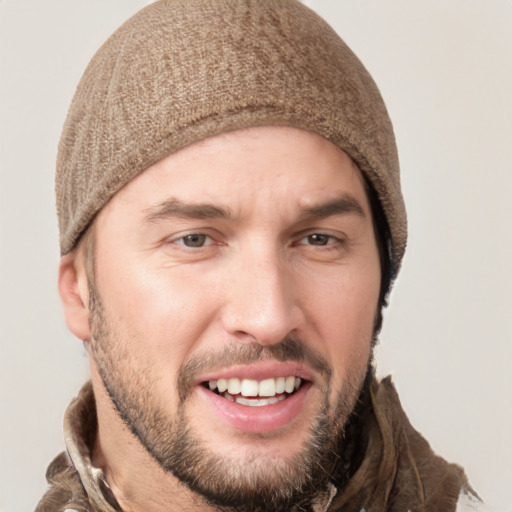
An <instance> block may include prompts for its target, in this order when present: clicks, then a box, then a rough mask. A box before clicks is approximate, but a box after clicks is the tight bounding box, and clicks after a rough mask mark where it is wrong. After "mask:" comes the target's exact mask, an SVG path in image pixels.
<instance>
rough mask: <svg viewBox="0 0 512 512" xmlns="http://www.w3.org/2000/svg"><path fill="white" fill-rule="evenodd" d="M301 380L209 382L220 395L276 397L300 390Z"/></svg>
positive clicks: (282, 378) (285, 378) (234, 379)
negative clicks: (225, 393)
mask: <svg viewBox="0 0 512 512" xmlns="http://www.w3.org/2000/svg"><path fill="white" fill-rule="evenodd" d="M301 382H302V381H301V379H300V378H299V377H295V376H289V377H278V378H276V379H265V380H261V381H257V380H252V379H236V378H232V379H218V380H210V381H208V386H209V388H210V389H211V390H212V391H213V390H215V389H216V390H218V392H219V393H224V391H227V392H228V393H229V394H230V395H242V396H275V395H278V394H281V393H284V392H286V393H292V392H293V391H294V390H297V389H299V387H300V384H301Z"/></svg>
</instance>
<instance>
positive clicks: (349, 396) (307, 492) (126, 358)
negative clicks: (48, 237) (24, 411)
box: [89, 288, 372, 512]
mask: <svg viewBox="0 0 512 512" xmlns="http://www.w3.org/2000/svg"><path fill="white" fill-rule="evenodd" d="M90 290H91V293H90V305H89V306H90V313H91V330H92V338H91V340H90V343H91V350H92V354H93V357H94V360H95V362H96V365H97V368H98V372H99V375H100V377H101V379H102V381H103V385H104V387H105V389H106V391H107V394H108V395H109V397H110V399H111V401H112V403H113V405H114V407H115V409H116V410H117V412H118V414H119V416H120V418H121V419H122V421H123V422H124V424H125V425H126V426H127V428H128V429H129V430H130V431H131V432H132V433H133V435H134V436H135V437H136V438H137V439H138V440H139V442H140V443H141V444H142V446H143V447H144V448H145V449H146V451H147V452H148V453H149V454H150V455H151V457H152V458H153V459H154V460H155V461H156V462H157V463H158V464H159V465H160V466H161V467H162V469H164V470H165V471H166V472H168V473H171V474H172V475H174V476H175V477H176V478H177V479H178V480H179V481H180V482H182V483H183V484H185V485H186V486H187V487H188V488H189V489H190V490H191V491H193V492H194V493H196V494H197V495H199V496H200V497H202V498H203V499H204V500H205V502H206V503H207V504H209V505H211V506H214V507H218V509H219V510H224V511H229V512H268V511H275V512H290V511H293V510H306V509H308V508H309V507H310V506H311V502H312V501H313V500H314V499H315V497H316V496H318V494H319V492H320V493H321V492H325V493H328V492H329V485H330V482H331V480H332V477H333V473H334V472H335V470H336V466H337V464H339V463H340V462H344V463H346V461H342V460H340V452H341V459H342V458H343V456H342V451H343V446H344V445H345V443H346V442H347V441H348V440H347V439H345V426H346V425H347V423H348V421H349V420H350V418H351V414H352V412H353V410H354V408H355V406H356V404H357V402H358V399H359V397H360V396H361V395H362V393H364V392H365V389H363V387H364V386H366V384H365V383H367V382H368V375H369V374H370V372H371V371H372V366H371V357H370V360H369V361H368V365H367V367H366V368H364V370H363V371H361V372H360V373H359V374H357V375H355V374H354V375H349V377H348V378H347V379H346V380H345V381H344V382H343V384H342V386H341V389H340V391H339V392H338V394H337V397H336V399H335V403H334V405H331V403H330V400H329V396H330V390H331V377H330V375H331V374H332V369H331V368H329V367H328V364H327V362H326V361H324V360H323V359H322V357H321V356H319V355H317V354H314V353H312V352H311V351H310V349H308V348H306V346H305V345H304V344H303V343H301V342H300V341H297V340H295V339H286V340H283V341H282V342H281V343H279V344H276V345H273V346H270V347H262V346H260V345H257V344H252V345H246V344H244V345H240V346H239V347H238V348H237V347H233V346H232V347H230V348H229V349H228V350H227V351H226V352H224V353H223V354H222V355H219V356H217V357H216V355H211V354H210V355H208V356H207V358H205V359H203V360H202V361H201V360H199V361H198V360H196V361H193V362H190V364H187V363H185V364H184V365H183V366H182V368H181V369H180V372H179V378H178V382H177V387H178V395H179V404H178V407H177V411H176V414H175V417H173V418H172V417H169V415H168V413H166V412H165V408H164V407H162V406H160V405H159V404H158V403H157V400H156V399H155V395H154V392H153V390H155V389H157V382H155V381H154V379H152V378H153V375H152V372H151V368H149V367H148V368H144V367H140V366H138V365H137V364H136V363H138V362H137V361H134V360H133V358H132V357H131V355H130V353H129V350H128V349H127V348H126V345H127V344H126V343H123V342H122V340H120V339H118V338H117V337H116V332H115V329H114V326H113V325H112V322H110V321H109V319H108V317H107V315H106V314H105V311H104V308H103V306H102V304H101V300H100V297H99V295H98V294H97V293H96V292H94V290H93V288H90ZM262 359H279V360H283V361H284V360H297V361H303V360H307V361H308V362H309V363H311V364H313V365H314V366H315V365H316V367H317V368H318V367H319V366H321V365H324V366H325V368H324V373H325V375H326V384H325V387H324V389H323V392H324V393H323V394H324V396H325V400H324V401H323V403H322V405H321V407H320V408H319V410H318V413H317V414H316V416H315V418H314V419H313V420H312V421H311V426H310V428H309V432H308V434H307V438H306V440H305V442H304V444H303V448H302V449H301V450H300V451H299V452H297V453H295V454H292V455H290V456H289V457H286V458H284V459H283V458H282V456H279V458H277V459H272V458H271V457H264V458H258V456H257V455H253V456H247V457H246V458H245V459H243V460H236V459H234V458H230V457H229V454H226V455H225V456H221V455H219V454H218V453H215V452H213V451H212V450H210V449H209V448H208V447H206V446H205V445H204V443H203V442H202V440H201V438H200V437H199V436H198V435H197V434H196V433H195V432H193V431H192V429H191V427H190V422H189V420H188V416H187V403H188V402H187V400H188V398H189V397H190V393H191V391H192V387H193V386H192V385H191V382H192V381H193V377H194V376H195V375H197V372H198V371H199V369H200V368H201V369H202V368H204V367H207V366H209V365H211V364H213V363H214V360H215V361H217V362H219V361H222V364H226V362H227V361H231V362H232V364H245V363H250V362H254V361H256V360H262ZM254 436H256V434H254ZM260 436H261V437H262V438H263V437H265V434H261V435H260ZM338 483H339V482H338Z"/></svg>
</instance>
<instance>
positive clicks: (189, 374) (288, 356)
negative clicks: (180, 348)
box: [178, 337, 333, 403]
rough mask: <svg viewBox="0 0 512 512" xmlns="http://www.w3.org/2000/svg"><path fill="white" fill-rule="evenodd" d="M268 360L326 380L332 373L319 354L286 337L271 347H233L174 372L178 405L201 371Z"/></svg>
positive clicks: (198, 358)
mask: <svg viewBox="0 0 512 512" xmlns="http://www.w3.org/2000/svg"><path fill="white" fill-rule="evenodd" d="M269 360H276V361H281V362H284V361H293V362H299V363H303V364H306V365H308V366H310V367H311V368H312V369H313V370H315V371H316V372H318V373H320V374H321V375H323V376H324V377H327V378H330V376H331V375H332V372H333V369H332V367H331V365H330V364H329V363H328V362H327V360H326V359H325V358H324V357H323V356H322V355H321V354H320V353H318V352H317V351H315V350H313V349H312V348H311V347H308V346H307V345H306V344H305V343H304V342H302V341H301V340H298V339H296V338H291V337H288V338H285V339H284V340H282V341H280V342H279V343H276V344H273V345H260V344H259V343H233V344H231V345H227V346H226V347H224V348H223V349H222V350H220V351H218V352H215V353H205V354H197V355H195V356H192V357H191V358H190V359H189V360H188V361H186V362H185V363H184V364H183V365H182V366H181V368H180V370H179V372H178V395H179V399H180V402H181V403H183V402H184V401H185V400H186V399H187V397H188V396H189V395H190V393H191V392H192V390H193V387H194V382H195V381H196V379H197V376H198V375H200V374H201V373H204V372H205V371H211V370H215V369H220V368H223V367H226V366H234V365H243V364H251V363H255V362H258V361H269Z"/></svg>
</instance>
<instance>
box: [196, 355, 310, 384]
mask: <svg viewBox="0 0 512 512" xmlns="http://www.w3.org/2000/svg"><path fill="white" fill-rule="evenodd" d="M292 375H293V376H295V377H299V378H301V379H303V380H308V381H311V380H313V372H312V371H311V370H310V369H309V368H307V367H306V366H304V365H303V364H302V363H298V362H294V361H286V362H281V361H261V362H258V363H252V364H248V365H244V364H241V365H234V366H230V367H229V368H222V369H218V370H212V371H211V372H208V373H204V374H202V375H200V376H199V377H198V378H197V379H196V380H195V385H199V384H201V383H203V382H208V381H210V380H218V379H253V380H258V381H261V380H265V379H271V378H278V377H289V376H292Z"/></svg>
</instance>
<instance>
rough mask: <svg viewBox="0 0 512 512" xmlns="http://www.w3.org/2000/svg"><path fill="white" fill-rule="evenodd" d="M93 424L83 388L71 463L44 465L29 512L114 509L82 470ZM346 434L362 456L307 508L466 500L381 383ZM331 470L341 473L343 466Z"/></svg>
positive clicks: (452, 504)
mask: <svg viewBox="0 0 512 512" xmlns="http://www.w3.org/2000/svg"><path fill="white" fill-rule="evenodd" d="M359 425H362V427H359ZM96 426H97V425H96V414H95V408H94V396H93V393H92V387H91V385H90V383H88V384H86V385H85V386H84V388H83V389H82V391H81V392H80V395H79V397H78V398H77V399H76V400H75V401H74V402H72V404H71V405H70V407H69V408H68V411H67V412H66V422H65V430H68V431H66V432H65V435H66V438H67V444H68V451H69V452H70V454H71V455H72V458H73V464H71V462H70V461H69V459H68V457H67V456H66V455H65V454H60V455H59V456H58V457H57V458H56V459H55V460H54V461H53V462H52V463H51V464H50V466H49V467H48V470H47V473H46V476H47V480H48V483H49V484H50V488H49V490H48V491H47V493H46V494H45V495H44V497H43V498H42V499H41V501H40V502H39V504H38V506H37V508H36V510H35V512H62V511H64V510H66V509H73V510H76V511H77V512H114V511H120V508H119V506H118V505H117V503H116V501H115V499H114V497H113V495H112V494H111V493H110V491H109V489H108V486H107V484H106V482H105V481H104V480H103V477H102V473H101V471H99V470H96V469H94V468H92V466H91V464H90V457H89V448H88V446H91V444H90V442H91V439H92V437H93V436H94V434H95V432H96ZM352 428H356V429H358V431H357V432H353V434H354V435H355V436H356V437H358V441H357V444H358V445H360V446H361V444H362V446H363V450H362V451H361V450H357V449H356V450H354V452H353V454H351V457H353V458H354V459H356V460H355V461H354V460H352V465H354V464H355V466H356V467H357V469H355V471H354V470H350V469H348V470H347V471H349V473H350V477H349V478H348V479H347V481H346V482H345V483H341V482H340V481H339V479H338V478H337V479H336V481H335V482H334V484H335V485H338V486H340V487H339V491H338V492H337V494H336V495H335V496H334V498H333V499H332V501H331V503H330V504H326V505H325V507H320V508H317V507H315V510H322V509H324V510H328V511H329V512H362V511H363V510H364V511H365V512H408V511H410V512H440V511H442V512H454V511H455V509H456V506H457V500H458V497H459V495H460V493H461V492H467V493H472V494H474V492H473V491H472V489H471V488H470V486H469V484H468V482H467V479H466V476H465V474H464V471H463V470H462V468H461V467H459V466H457V465H455V464H449V463H448V462H446V461H445V460H443V459H442V458H440V457H438V456H437V455H435V454H434V452H433V451H432V449H431V448H430V446H429V444H428V443H427V441H426V440H425V439H424V438H423V437H422V436H421V435H420V434H419V433H418V432H417V431H416V430H414V428H413V427H412V426H411V424H410V423H409V420H408V419H407V416H406V415H405V413H404V411H403V409H402V407H401V405H400V400H399V398H398V395H397V392H396V390H395V388H394V386H393V384H392V383H391V379H390V378H389V377H387V378H385V379H384V380H382V382H380V383H378V382H377V381H376V380H375V379H374V380H373V381H372V382H371V384H370V386H369V397H368V405H367V406H365V407H363V408H362V411H361V412H360V417H359V419H358V421H357V422H356V423H354V425H353V426H352ZM69 430H72V432H69ZM70 443H71V444H72V446H71V447H70ZM70 448H71V449H70ZM346 448H347V449H348V450H350V449H351V447H350V446H347V447H346ZM359 452H360V455H359V456H358V455H357V453H359ZM76 459H79V460H76ZM338 471H341V473H343V471H344V468H338ZM339 478H341V480H343V479H344V477H343V476H341V477H339ZM86 489H87V490H88V491H86Z"/></svg>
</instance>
